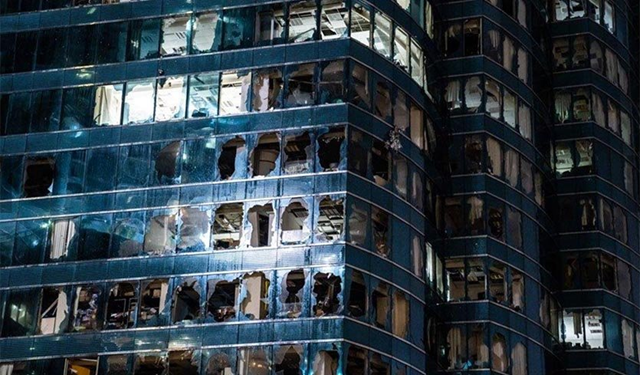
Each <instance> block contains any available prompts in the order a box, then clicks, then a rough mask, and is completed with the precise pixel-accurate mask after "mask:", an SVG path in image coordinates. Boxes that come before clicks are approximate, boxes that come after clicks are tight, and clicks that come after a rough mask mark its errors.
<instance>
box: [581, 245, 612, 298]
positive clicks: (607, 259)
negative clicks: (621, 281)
mask: <svg viewBox="0 0 640 375" xmlns="http://www.w3.org/2000/svg"><path fill="white" fill-rule="evenodd" d="M600 268H601V269H600V272H601V273H602V276H601V277H602V285H598V286H604V287H605V288H606V289H607V290H610V291H612V292H616V291H617V290H616V259H615V258H614V257H612V256H611V255H609V254H607V253H602V255H601V257H600ZM585 271H586V270H585ZM595 271H596V272H598V270H597V269H596V270H595ZM596 282H597V276H596Z"/></svg>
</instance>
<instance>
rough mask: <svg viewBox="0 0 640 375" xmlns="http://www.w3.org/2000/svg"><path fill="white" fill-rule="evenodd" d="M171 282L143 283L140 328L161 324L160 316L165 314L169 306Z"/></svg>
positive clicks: (160, 280)
mask: <svg viewBox="0 0 640 375" xmlns="http://www.w3.org/2000/svg"><path fill="white" fill-rule="evenodd" d="M168 291H169V282H168V280H167V279H156V280H153V281H146V282H143V283H142V294H141V296H140V311H139V312H138V325H139V326H155V325H159V323H161V320H160V315H161V314H164V311H165V306H166V304H167V293H168Z"/></svg>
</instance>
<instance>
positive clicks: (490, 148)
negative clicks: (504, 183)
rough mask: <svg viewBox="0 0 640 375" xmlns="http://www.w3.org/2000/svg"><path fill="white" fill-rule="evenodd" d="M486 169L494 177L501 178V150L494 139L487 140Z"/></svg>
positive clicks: (498, 143)
mask: <svg viewBox="0 0 640 375" xmlns="http://www.w3.org/2000/svg"><path fill="white" fill-rule="evenodd" d="M487 169H488V171H489V173H491V174H492V175H494V176H498V177H501V176H502V148H501V147H500V142H498V141H497V140H496V139H495V138H492V137H489V138H487Z"/></svg>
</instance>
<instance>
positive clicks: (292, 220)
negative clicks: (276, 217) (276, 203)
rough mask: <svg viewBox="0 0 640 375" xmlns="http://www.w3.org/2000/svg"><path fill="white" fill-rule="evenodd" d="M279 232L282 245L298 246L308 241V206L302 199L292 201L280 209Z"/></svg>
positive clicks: (309, 227)
mask: <svg viewBox="0 0 640 375" xmlns="http://www.w3.org/2000/svg"><path fill="white" fill-rule="evenodd" d="M280 209H281V212H280V231H281V233H282V239H281V240H282V244H284V245H291V244H300V243H304V242H306V241H307V240H308V239H309V236H310V235H311V225H310V224H309V222H308V221H309V217H310V216H309V206H308V205H307V203H306V202H305V201H304V200H302V199H294V200H291V201H290V202H289V204H288V205H287V206H286V208H285V207H281V208H280Z"/></svg>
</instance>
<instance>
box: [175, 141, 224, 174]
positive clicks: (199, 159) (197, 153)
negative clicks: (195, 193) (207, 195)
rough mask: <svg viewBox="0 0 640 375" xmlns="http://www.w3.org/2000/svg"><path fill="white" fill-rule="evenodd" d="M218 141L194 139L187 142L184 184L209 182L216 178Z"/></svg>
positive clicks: (183, 171) (184, 158)
mask: <svg viewBox="0 0 640 375" xmlns="http://www.w3.org/2000/svg"><path fill="white" fill-rule="evenodd" d="M215 162H216V139H215V138H205V139H194V140H189V141H186V142H185V147H184V153H183V154H182V180H181V181H182V182H183V183H191V182H208V181H213V180H214V178H215V165H216V163H215Z"/></svg>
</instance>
